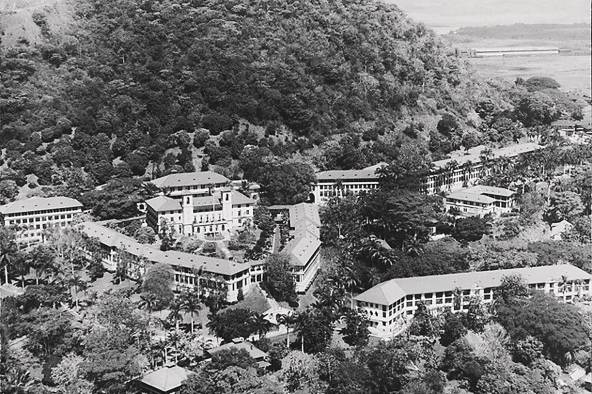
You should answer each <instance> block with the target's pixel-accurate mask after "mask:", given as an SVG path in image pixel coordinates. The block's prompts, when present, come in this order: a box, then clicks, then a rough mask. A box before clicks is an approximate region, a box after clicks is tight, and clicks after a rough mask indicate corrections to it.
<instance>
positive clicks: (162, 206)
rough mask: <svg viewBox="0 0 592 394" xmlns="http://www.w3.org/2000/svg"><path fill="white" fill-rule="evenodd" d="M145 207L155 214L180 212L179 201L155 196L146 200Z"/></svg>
mask: <svg viewBox="0 0 592 394" xmlns="http://www.w3.org/2000/svg"><path fill="white" fill-rule="evenodd" d="M146 205H148V206H149V207H150V208H152V209H153V210H154V211H156V212H164V211H180V210H181V204H180V203H179V200H175V199H174V198H170V197H166V196H157V197H154V198H151V199H149V200H146Z"/></svg>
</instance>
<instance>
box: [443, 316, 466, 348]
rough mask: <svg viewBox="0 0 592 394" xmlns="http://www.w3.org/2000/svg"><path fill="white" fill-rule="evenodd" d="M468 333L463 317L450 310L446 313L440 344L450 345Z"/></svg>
mask: <svg viewBox="0 0 592 394" xmlns="http://www.w3.org/2000/svg"><path fill="white" fill-rule="evenodd" d="M466 333H467V329H466V327H465V326H464V324H463V321H462V318H461V317H459V316H458V314H457V313H452V312H448V313H446V314H445V315H444V325H443V326H442V334H441V335H440V344H442V346H449V345H450V344H451V343H453V342H454V341H456V340H458V339H460V338H462V337H463V336H464V335H465V334H466Z"/></svg>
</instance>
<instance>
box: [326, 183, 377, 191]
mask: <svg viewBox="0 0 592 394" xmlns="http://www.w3.org/2000/svg"><path fill="white" fill-rule="evenodd" d="M377 187H378V183H370V184H361V183H354V184H353V185H348V184H343V185H342V188H343V189H346V190H347V189H354V190H356V189H361V190H369V189H376V188H377ZM319 189H320V190H333V189H340V187H339V186H338V185H337V184H332V185H319Z"/></svg>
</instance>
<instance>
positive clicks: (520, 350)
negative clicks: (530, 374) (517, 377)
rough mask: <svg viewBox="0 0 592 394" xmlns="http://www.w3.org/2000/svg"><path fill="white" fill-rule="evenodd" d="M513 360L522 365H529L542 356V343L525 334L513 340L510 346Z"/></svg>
mask: <svg viewBox="0 0 592 394" xmlns="http://www.w3.org/2000/svg"><path fill="white" fill-rule="evenodd" d="M512 355H513V356H514V360H515V361H517V362H519V363H522V364H524V365H530V364H532V363H533V362H534V361H536V360H539V359H541V358H542V357H543V343H542V342H541V341H539V340H538V339H536V338H535V337H533V336H530V335H529V336H527V337H525V338H524V339H520V340H518V341H516V342H514V346H513V348H512Z"/></svg>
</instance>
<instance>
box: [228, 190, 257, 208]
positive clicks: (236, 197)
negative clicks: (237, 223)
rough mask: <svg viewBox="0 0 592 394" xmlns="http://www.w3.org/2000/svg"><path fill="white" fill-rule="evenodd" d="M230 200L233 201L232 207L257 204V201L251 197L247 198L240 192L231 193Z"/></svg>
mask: <svg viewBox="0 0 592 394" xmlns="http://www.w3.org/2000/svg"><path fill="white" fill-rule="evenodd" d="M230 199H231V200H232V205H239V204H241V205H245V204H255V200H253V199H252V198H250V197H247V196H245V195H244V194H242V193H241V192H239V191H238V190H233V191H231V192H230Z"/></svg>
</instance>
